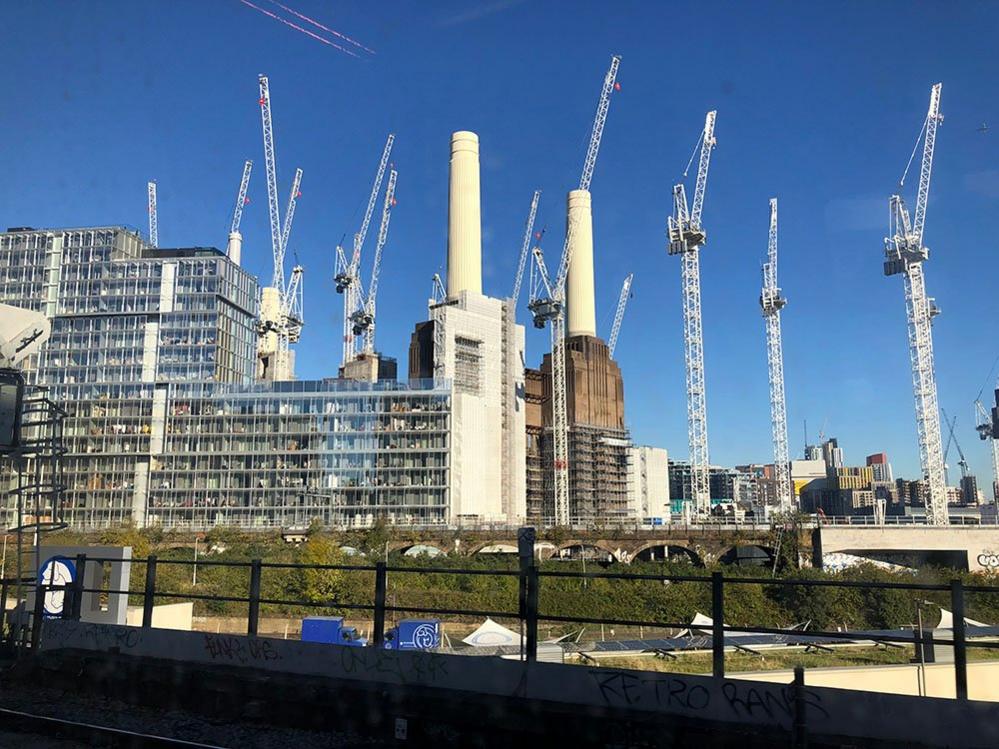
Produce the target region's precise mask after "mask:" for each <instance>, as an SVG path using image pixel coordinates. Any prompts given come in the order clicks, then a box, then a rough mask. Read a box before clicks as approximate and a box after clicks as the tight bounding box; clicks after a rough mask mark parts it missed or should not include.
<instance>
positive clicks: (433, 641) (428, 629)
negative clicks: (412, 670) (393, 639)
mask: <svg viewBox="0 0 999 749" xmlns="http://www.w3.org/2000/svg"><path fill="white" fill-rule="evenodd" d="M413 646H414V647H417V648H420V649H421V650H425V649H427V648H433V647H436V646H437V627H435V626H434V625H433V624H421V625H420V626H419V627H417V628H416V629H415V630H413Z"/></svg>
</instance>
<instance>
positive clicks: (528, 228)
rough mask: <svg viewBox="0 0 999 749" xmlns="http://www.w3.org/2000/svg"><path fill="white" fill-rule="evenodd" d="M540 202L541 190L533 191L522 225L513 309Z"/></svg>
mask: <svg viewBox="0 0 999 749" xmlns="http://www.w3.org/2000/svg"><path fill="white" fill-rule="evenodd" d="M539 200H541V190H535V191H534V197H533V198H531V210H530V211H529V212H528V214H527V223H526V224H525V225H524V241H523V243H522V244H521V246H520V260H519V262H518V263H517V277H516V279H515V280H514V283H513V294H512V295H511V299H513V307H514V309H516V308H517V300H518V299H520V287H521V284H522V282H523V280H524V268H525V267H526V266H527V255H528V253H529V252H530V251H531V236H532V235H533V234H534V219H535V217H536V216H537V215H538V201H539Z"/></svg>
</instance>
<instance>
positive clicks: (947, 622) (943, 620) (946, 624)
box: [937, 608, 989, 629]
mask: <svg viewBox="0 0 999 749" xmlns="http://www.w3.org/2000/svg"><path fill="white" fill-rule="evenodd" d="M964 623H965V625H966V626H968V627H987V626H989V625H988V624H986V623H985V622H976V621H975V620H974V619H969V618H968V617H964ZM937 629H954V613H953V612H952V611H948V610H947V609H945V608H941V609H940V623H939V624H938V625H937Z"/></svg>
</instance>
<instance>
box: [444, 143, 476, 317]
mask: <svg viewBox="0 0 999 749" xmlns="http://www.w3.org/2000/svg"><path fill="white" fill-rule="evenodd" d="M447 219H448V220H447V295H448V297H450V298H454V297H456V296H458V294H459V293H461V292H462V291H474V292H475V293H476V294H481V293H482V223H481V214H480V212H479V136H478V135H476V134H475V133H470V132H468V131H467V130H461V131H458V132H457V133H453V134H452V135H451V184H450V191H449V193H448V211H447Z"/></svg>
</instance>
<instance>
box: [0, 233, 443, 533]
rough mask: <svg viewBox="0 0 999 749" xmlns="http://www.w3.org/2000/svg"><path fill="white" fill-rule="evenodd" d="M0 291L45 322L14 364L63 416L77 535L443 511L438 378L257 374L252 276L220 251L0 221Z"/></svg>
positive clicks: (70, 510)
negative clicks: (32, 354)
mask: <svg viewBox="0 0 999 749" xmlns="http://www.w3.org/2000/svg"><path fill="white" fill-rule="evenodd" d="M0 301H3V302H6V303H10V304H15V305H17V306H22V307H26V308H30V309H34V310H39V311H42V312H44V313H45V314H46V315H47V316H48V317H49V319H50V320H51V322H52V336H51V338H50V339H49V341H48V342H47V343H46V345H45V346H44V347H43V348H42V350H41V352H40V354H39V355H38V357H37V358H35V359H34V360H33V361H30V362H28V366H27V374H28V376H29V378H30V379H31V381H32V382H34V383H36V384H40V385H45V386H47V387H48V388H49V393H50V396H51V397H52V398H53V399H54V400H56V401H57V402H59V403H60V404H62V405H63V406H64V408H65V409H66V411H67V412H68V417H67V419H66V421H65V429H64V434H65V444H66V449H67V453H66V455H65V457H64V458H63V472H64V478H65V483H66V491H65V493H64V497H63V514H64V518H63V519H64V520H66V521H67V522H69V523H70V524H72V525H73V526H75V527H80V528H99V527H105V526H107V525H109V524H112V523H119V522H124V521H133V522H136V523H137V524H140V525H141V524H162V525H164V526H166V527H179V526H186V527H206V526H211V525H214V524H216V523H220V522H221V523H231V524H235V525H241V526H245V527H267V526H275V525H277V526H280V525H289V524H296V523H308V522H309V521H310V520H311V519H313V518H318V519H321V520H323V521H324V522H327V523H336V524H342V525H353V524H366V523H369V522H371V521H372V520H373V519H374V518H376V517H385V518H387V519H389V520H395V521H396V522H407V523H418V524H434V523H444V522H447V521H448V519H449V513H450V505H451V483H450V477H449V465H450V449H451V390H450V386H449V384H448V383H440V384H438V385H435V384H434V383H432V382H412V383H407V384H400V383H396V382H380V383H357V382H349V381H340V380H321V381H305V382H301V381H299V382H296V381H289V382H268V383H258V384H254V383H253V382H252V377H253V372H254V366H255V364H256V362H255V359H256V326H255V321H256V319H257V318H258V314H259V304H258V287H257V282H256V280H255V279H254V278H253V277H252V276H250V275H249V274H248V273H247V272H246V271H244V270H243V269H241V268H240V267H239V266H238V265H237V264H236V263H234V262H233V261H232V260H231V259H230V258H228V257H226V255H225V254H223V253H221V252H219V251H218V250H215V249H213V248H184V249H156V248H153V247H151V246H149V245H148V244H146V243H145V242H144V241H143V239H142V238H141V237H140V236H139V235H138V233H137V232H135V231H134V230H131V229H127V228H124V227H116V226H110V227H99V228H89V229H52V230H35V229H16V230H10V231H8V232H6V233H2V234H0ZM2 480H3V479H2V478H0V481H2ZM6 480H8V481H9V480H10V476H7V477H6ZM15 501H16V497H15V496H14V495H12V494H5V500H4V502H5V504H4V505H3V506H2V511H3V513H4V516H5V517H4V521H5V522H7V523H8V525H10V524H12V523H13V515H14V511H15V506H14V504H13V503H14V502H15Z"/></svg>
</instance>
